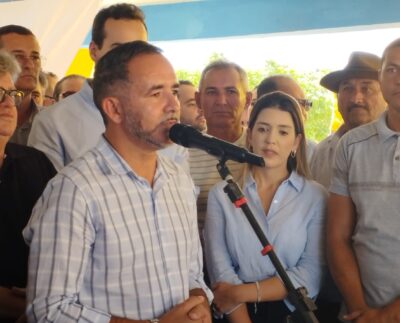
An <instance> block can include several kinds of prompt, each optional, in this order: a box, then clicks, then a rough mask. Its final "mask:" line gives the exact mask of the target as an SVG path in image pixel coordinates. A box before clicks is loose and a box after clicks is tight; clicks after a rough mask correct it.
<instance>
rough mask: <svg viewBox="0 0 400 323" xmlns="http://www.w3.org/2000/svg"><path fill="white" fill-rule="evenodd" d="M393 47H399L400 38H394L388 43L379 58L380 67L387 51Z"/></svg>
mask: <svg viewBox="0 0 400 323" xmlns="http://www.w3.org/2000/svg"><path fill="white" fill-rule="evenodd" d="M395 47H400V38H397V39H395V40H394V41H392V42H391V43H390V44H389V45H387V46H386V48H385V50H384V51H383V54H382V58H381V67H382V65H383V63H384V61H385V59H386V56H387V53H388V52H389V51H390V50H392V49H393V48H395Z"/></svg>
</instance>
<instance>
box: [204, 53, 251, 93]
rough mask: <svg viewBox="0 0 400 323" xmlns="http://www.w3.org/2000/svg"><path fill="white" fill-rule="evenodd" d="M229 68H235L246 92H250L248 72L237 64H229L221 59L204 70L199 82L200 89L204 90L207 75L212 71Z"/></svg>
mask: <svg viewBox="0 0 400 323" xmlns="http://www.w3.org/2000/svg"><path fill="white" fill-rule="evenodd" d="M228 68H233V69H235V70H236V71H237V72H238V73H239V77H240V82H241V84H242V86H243V88H244V90H245V91H247V90H248V83H247V73H246V71H245V70H244V69H243V68H242V67H241V66H239V65H238V64H236V63H233V62H229V61H226V60H223V59H219V60H216V61H213V62H211V63H210V64H208V65H207V66H206V67H205V68H204V70H203V71H202V72H201V76H200V82H199V89H202V85H203V80H204V78H205V76H206V74H207V73H208V72H209V71H211V70H221V69H228Z"/></svg>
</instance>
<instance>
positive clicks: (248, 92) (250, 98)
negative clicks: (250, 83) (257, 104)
mask: <svg viewBox="0 0 400 323" xmlns="http://www.w3.org/2000/svg"><path fill="white" fill-rule="evenodd" d="M252 99H253V93H252V92H251V91H247V92H246V105H245V107H244V109H245V110H247V109H248V108H249V107H250V105H251V100H252Z"/></svg>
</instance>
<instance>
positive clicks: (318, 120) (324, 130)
mask: <svg viewBox="0 0 400 323" xmlns="http://www.w3.org/2000/svg"><path fill="white" fill-rule="evenodd" d="M221 58H222V59H223V58H224V56H223V54H221V53H214V54H213V55H212V56H211V57H210V61H213V60H216V59H221ZM327 73H329V71H328V70H316V71H307V72H297V71H296V70H295V69H293V68H291V67H289V66H285V65H280V64H279V63H277V62H275V61H272V60H268V61H266V62H265V67H264V69H263V70H247V76H248V80H249V88H250V89H254V88H255V87H256V86H257V85H258V84H259V83H260V82H261V81H262V79H264V78H265V77H267V76H270V75H276V74H284V75H289V76H291V77H292V78H293V79H295V80H296V82H298V83H299V85H300V87H301V88H302V89H303V91H304V93H305V94H306V97H307V98H308V99H310V100H311V101H312V102H313V106H312V108H311V109H310V111H309V113H308V119H307V121H306V123H305V130H306V136H307V138H310V139H311V140H314V141H317V142H318V141H321V140H322V139H324V138H325V137H326V136H328V135H329V133H330V132H331V124H332V119H333V109H334V97H333V96H332V94H331V93H330V92H329V91H327V90H326V89H324V88H323V87H321V86H320V85H319V81H320V79H321V78H322V77H323V76H324V75H326V74H327ZM200 74H201V71H184V70H178V71H177V77H178V79H180V80H190V81H192V82H193V83H194V84H196V85H198V83H199V80H200Z"/></svg>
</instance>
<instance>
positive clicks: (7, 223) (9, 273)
mask: <svg viewBox="0 0 400 323" xmlns="http://www.w3.org/2000/svg"><path fill="white" fill-rule="evenodd" d="M19 71H20V68H19V66H18V63H17V62H16V60H15V59H14V58H13V57H12V56H11V55H10V54H9V53H7V52H6V51H4V50H0V259H1V265H0V323H11V322H15V321H16V319H17V318H19V317H20V316H21V315H22V314H23V313H24V310H25V292H24V289H25V286H26V280H27V277H26V276H27V274H26V273H27V267H28V264H27V263H28V247H27V245H26V244H25V242H24V240H23V239H22V229H23V228H24V226H25V225H26V223H27V222H28V219H29V217H30V215H31V211H32V208H33V205H34V204H35V202H36V200H37V199H38V198H39V196H40V195H41V194H42V192H43V190H44V188H45V186H46V183H47V181H48V180H49V179H50V178H51V177H53V176H54V174H55V172H56V171H55V169H54V167H53V165H52V164H51V163H50V161H49V160H48V159H47V157H46V156H45V155H44V154H43V153H42V152H40V151H38V150H36V149H34V148H30V147H26V146H23V145H19V144H15V143H11V142H10V138H11V137H12V135H13V133H14V131H15V128H16V126H17V108H16V105H18V104H19V103H20V102H21V101H22V100H23V98H24V93H23V92H21V91H19V90H16V87H15V86H14V82H13V80H14V79H15V78H16V77H17V76H18V73H19Z"/></svg>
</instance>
